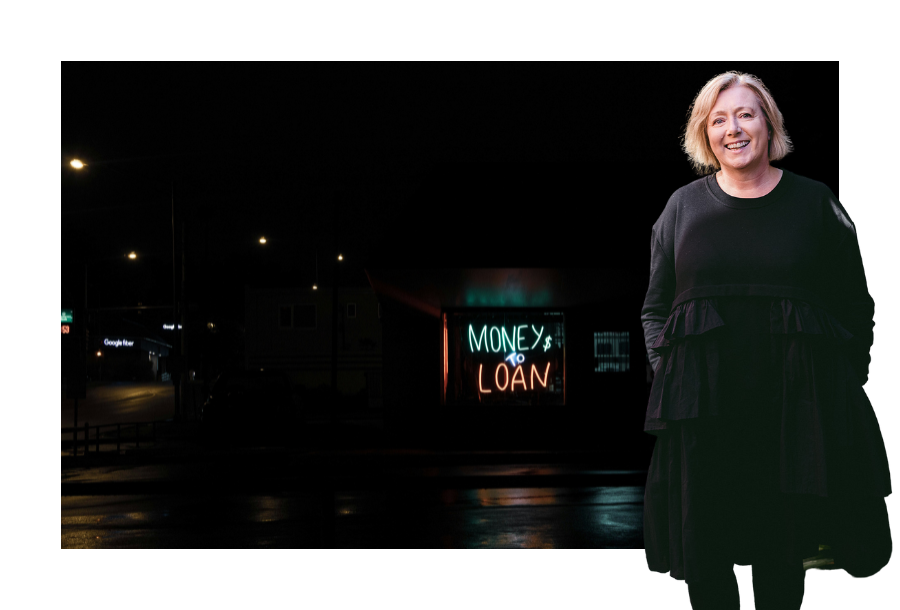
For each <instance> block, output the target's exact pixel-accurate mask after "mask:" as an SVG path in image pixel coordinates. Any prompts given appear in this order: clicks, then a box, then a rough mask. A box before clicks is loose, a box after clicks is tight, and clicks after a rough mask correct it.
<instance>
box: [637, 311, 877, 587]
mask: <svg viewBox="0 0 900 610" xmlns="http://www.w3.org/2000/svg"><path fill="white" fill-rule="evenodd" d="M851 337H852V335H851V334H850V333H849V332H848V331H847V330H845V329H844V328H842V327H841V326H840V324H839V323H838V322H837V320H836V319H834V318H833V317H832V316H830V315H829V314H828V313H827V312H826V311H824V310H823V309H819V308H817V307H814V306H812V305H810V304H808V303H806V302H803V301H798V300H792V299H784V298H769V297H715V298H703V299H694V300H691V301H687V302H685V303H682V304H680V305H679V306H677V307H676V308H675V309H674V310H673V311H672V313H671V315H670V316H669V319H668V320H667V322H666V324H665V326H664V327H663V329H662V331H661V332H660V335H659V337H658V338H657V340H656V342H655V343H654V345H653V346H652V348H653V349H655V350H656V351H657V352H658V353H660V354H661V360H660V362H659V364H658V365H657V370H656V375H655V377H654V381H653V386H652V389H651V395H650V401H649V405H648V408H647V417H646V420H645V430H646V431H647V432H650V433H651V434H654V435H656V436H657V441H656V446H655V448H654V451H653V457H652V459H651V463H650V468H649V472H648V476H647V485H646V489H645V495H644V543H645V549H646V553H647V562H648V566H649V568H650V569H651V570H654V571H658V572H668V573H669V574H670V575H671V576H672V577H673V578H677V579H681V580H686V581H688V582H692V581H696V580H699V579H702V578H704V577H706V576H708V575H711V574H715V573H719V574H720V573H721V569H722V565H723V563H724V564H726V565H728V564H740V565H748V564H752V563H755V562H757V561H759V560H761V559H763V558H765V560H766V561H770V560H771V559H772V558H773V557H775V556H778V557H781V558H783V559H784V560H785V561H792V562H800V561H802V560H803V559H804V558H807V557H812V556H814V555H816V554H817V552H818V549H819V545H820V544H825V545H829V546H830V547H831V548H832V549H833V552H834V557H835V567H836V568H843V569H844V570H846V571H847V572H849V573H851V574H853V575H854V576H868V575H871V574H874V573H875V572H877V571H878V570H880V569H881V568H882V567H883V566H884V565H886V564H887V561H888V559H889V557H890V554H891V537H890V528H889V525H888V517H887V510H886V507H885V502H884V498H885V497H886V496H888V495H889V494H890V493H891V483H890V473H889V470H888V461H887V455H886V452H885V448H884V441H883V439H882V436H881V431H880V429H879V426H878V421H877V419H876V417H875V413H874V411H873V410H872V406H871V404H870V403H869V400H868V398H867V397H866V394H865V392H864V391H863V388H862V386H861V384H860V382H859V378H858V376H857V375H856V373H855V372H854V371H853V369H852V366H851V364H850V361H849V360H848V359H847V356H846V354H845V352H846V342H847V341H848V340H849V339H850V338H851Z"/></svg>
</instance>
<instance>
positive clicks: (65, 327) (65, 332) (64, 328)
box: [60, 324, 71, 335]
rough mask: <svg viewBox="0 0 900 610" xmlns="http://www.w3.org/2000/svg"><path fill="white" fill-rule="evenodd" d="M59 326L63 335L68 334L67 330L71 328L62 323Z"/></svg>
mask: <svg viewBox="0 0 900 610" xmlns="http://www.w3.org/2000/svg"><path fill="white" fill-rule="evenodd" d="M60 328H61V329H62V334H64V335H68V334H69V330H71V329H70V328H69V325H68V324H62V325H60Z"/></svg>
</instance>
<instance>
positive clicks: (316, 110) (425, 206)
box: [61, 62, 838, 318]
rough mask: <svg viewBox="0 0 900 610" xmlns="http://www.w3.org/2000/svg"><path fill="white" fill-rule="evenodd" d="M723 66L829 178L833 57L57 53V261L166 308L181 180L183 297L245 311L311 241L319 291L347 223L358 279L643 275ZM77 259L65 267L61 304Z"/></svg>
mask: <svg viewBox="0 0 900 610" xmlns="http://www.w3.org/2000/svg"><path fill="white" fill-rule="evenodd" d="M727 69H738V70H742V71H748V72H751V73H755V74H757V75H758V76H760V77H761V78H762V79H763V80H764V82H765V83H766V84H767V85H768V86H769V88H770V90H771V91H772V92H773V95H774V96H775V98H776V100H777V101H778V103H779V105H780V107H781V109H782V112H783V113H784V115H785V117H786V126H787V129H788V131H789V133H790V134H791V136H792V137H793V139H794V141H795V143H796V151H795V152H794V153H793V154H792V155H790V156H789V157H788V158H787V159H786V160H785V161H784V163H783V166H784V167H786V168H789V169H792V170H793V171H795V172H797V173H800V174H803V175H807V176H809V177H812V178H816V179H818V180H822V181H824V182H826V183H827V184H829V186H831V187H832V189H833V190H835V191H838V180H837V146H836V141H835V140H836V132H837V98H838V91H837V86H838V78H837V64H836V63H830V64H801V63H790V64H787V63H769V64H767V63H741V62H736V63H727V64H726V63H676V64H652V63H626V64H609V63H601V64H534V63H517V64H466V65H459V64H291V63H288V64H265V63H263V64H256V63H254V64H230V63H225V64H207V63H199V64H193V63H174V64H173V63H165V64H164V63H150V64H131V63H112V64H103V63H72V62H66V63H64V64H63V66H62V150H61V164H62V170H61V171H62V219H63V223H62V255H63V260H64V261H67V262H68V261H73V262H74V261H80V260H84V259H88V260H91V261H99V262H93V263H91V268H92V269H93V268H94V267H96V271H95V273H94V274H93V275H96V276H97V277H98V278H102V279H109V280H110V281H111V282H112V281H115V286H116V288H114V289H112V290H113V292H111V293H110V292H109V289H108V288H105V287H102V286H99V285H98V286H94V284H93V281H92V282H91V290H92V294H96V295H97V298H99V299H101V302H99V304H100V305H112V304H122V305H125V304H136V302H137V301H140V302H143V303H144V304H148V303H153V304H157V303H159V304H165V303H169V302H170V300H171V277H172V275H171V247H172V245H171V240H172V237H171V214H170V196H169V194H168V193H169V190H170V184H171V181H172V179H173V178H174V182H175V193H176V202H177V204H178V206H180V209H182V210H183V211H184V217H185V222H186V244H187V245H186V248H187V260H188V276H189V278H188V279H189V282H190V284H189V287H188V290H189V291H190V290H191V288H193V295H194V298H197V299H200V300H202V297H200V296H199V295H204V296H205V297H206V300H207V302H206V303H201V306H202V307H206V308H209V307H214V308H216V311H217V312H218V313H220V314H221V315H226V316H233V317H237V318H239V317H240V315H241V314H240V308H239V305H240V302H241V301H242V298H241V295H242V290H243V285H244V284H245V283H252V284H273V285H306V284H307V283H309V282H311V281H312V278H313V277H314V275H315V273H316V267H315V257H316V253H317V252H318V255H319V261H320V263H319V271H318V273H319V276H320V280H322V281H324V282H326V283H327V282H328V266H327V265H325V264H323V262H324V261H327V260H330V257H331V256H333V252H334V244H335V234H334V231H335V226H336V225H337V227H338V231H339V237H338V244H339V249H340V250H341V251H342V252H343V254H344V255H345V257H346V258H347V264H346V265H345V267H344V269H345V271H343V272H342V282H346V283H361V284H363V285H364V284H365V275H364V274H363V273H362V269H364V268H378V267H400V268H410V267H412V268H430V267H452V266H463V267H551V266H561V267H603V268H610V267H612V268H625V269H631V270H634V272H635V273H641V274H646V268H647V265H648V262H647V261H648V248H647V240H648V235H649V230H650V226H651V225H652V223H653V221H654V220H655V219H656V217H657V216H658V215H659V212H660V211H661V210H662V207H663V206H664V205H665V202H666V200H667V198H668V196H669V195H670V194H671V192H672V191H674V190H675V189H676V188H677V187H678V186H680V185H682V184H685V183H687V182H689V181H691V180H693V179H694V178H695V176H694V175H693V174H692V173H691V170H690V168H689V167H688V163H687V161H686V160H685V157H684V155H683V154H682V153H681V151H680V149H679V136H680V133H681V127H682V125H683V124H684V122H685V118H686V113H687V110H688V106H689V105H690V102H691V100H692V99H693V95H694V94H695V93H696V91H697V90H699V88H700V87H701V86H702V85H703V83H704V82H705V81H706V80H707V79H708V78H710V77H711V76H713V75H715V74H717V73H719V72H722V71H725V70H727ZM800 78H805V79H811V80H815V81H816V82H818V83H820V86H819V87H818V88H817V89H816V90H815V92H813V91H811V90H809V89H806V88H799V87H796V86H795V85H794V83H795V82H796V81H797V80H798V79H800ZM811 104H815V105H816V106H815V112H812V113H811V112H809V107H810V105H811ZM825 134H828V135H827V136H825ZM826 137H827V140H826V139H825V138H826ZM826 141H827V143H828V145H827V146H823V145H822V144H823V143H824V142H826ZM72 157H79V158H82V159H83V160H85V161H86V162H87V163H88V164H89V167H88V169H87V170H86V171H84V172H81V173H75V172H73V171H72V170H70V169H69V168H68V167H67V166H66V164H67V162H68V160H69V159H71V158H72ZM335 206H337V209H338V211H337V213H336V212H335ZM336 219H337V220H336ZM260 235H265V236H266V237H267V238H268V240H269V243H268V244H267V246H266V247H265V248H261V247H260V246H259V245H258V243H257V240H258V238H259V236H260ZM131 250H135V251H137V252H139V254H145V253H146V254H147V256H143V257H142V258H141V265H140V268H139V269H138V267H139V266H138V265H131V266H130V267H129V266H127V265H125V264H123V261H124V259H123V258H122V257H123V255H124V253H126V252H128V251H131ZM80 268H81V267H79V266H78V265H67V264H64V267H63V288H64V299H65V298H66V296H65V295H66V294H68V295H69V296H70V298H81V297H80V294H81V292H80V291H81V290H82V288H81V285H82V283H83V276H82V274H81V272H78V269H80ZM93 275H92V279H93ZM72 278H77V279H78V281H77V282H75V281H73V280H72ZM98 282H100V279H98ZM104 290H106V291H107V294H104V293H103V291H104ZM115 291H119V292H118V293H117V292H115ZM120 299H124V300H125V301H126V302H124V303H118V302H117V301H119V300H120ZM192 300H193V299H192ZM132 301H134V303H132ZM114 302H115V303H114Z"/></svg>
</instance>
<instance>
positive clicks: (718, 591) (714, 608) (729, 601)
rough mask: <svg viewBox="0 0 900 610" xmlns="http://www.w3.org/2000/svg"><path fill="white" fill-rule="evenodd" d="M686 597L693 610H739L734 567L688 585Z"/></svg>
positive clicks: (739, 602)
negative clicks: (688, 598) (689, 598)
mask: <svg viewBox="0 0 900 610" xmlns="http://www.w3.org/2000/svg"><path fill="white" fill-rule="evenodd" d="M688 595H690V597H691V608H693V609H694V610H740V607H741V600H740V595H739V594H738V584H737V579H736V578H735V577H734V566H731V567H729V568H728V569H724V570H722V572H721V573H720V574H717V575H716V576H709V577H707V578H703V579H701V580H697V581H694V582H690V583H688Z"/></svg>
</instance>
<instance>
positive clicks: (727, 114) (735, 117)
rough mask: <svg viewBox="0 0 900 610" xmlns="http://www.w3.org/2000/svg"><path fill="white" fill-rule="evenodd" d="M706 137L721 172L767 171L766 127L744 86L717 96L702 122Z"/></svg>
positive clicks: (767, 138)
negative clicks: (703, 122)
mask: <svg viewBox="0 0 900 610" xmlns="http://www.w3.org/2000/svg"><path fill="white" fill-rule="evenodd" d="M706 135H707V136H708V137H709V145H710V148H712V152H713V154H714V155H715V156H716V159H718V160H719V164H720V165H721V166H722V171H723V172H726V173H727V172H730V171H739V172H741V173H746V172H755V171H763V170H765V169H767V168H768V166H769V138H770V137H771V135H770V133H769V125H768V123H766V117H765V115H764V114H763V112H762V109H761V108H760V105H759V100H757V98H756V94H754V93H753V91H752V90H751V89H749V88H748V87H744V86H737V87H731V88H729V89H725V90H724V91H721V92H720V93H719V96H718V97H717V98H716V103H715V104H713V107H712V111H711V112H710V113H709V117H708V118H707V120H706Z"/></svg>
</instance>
